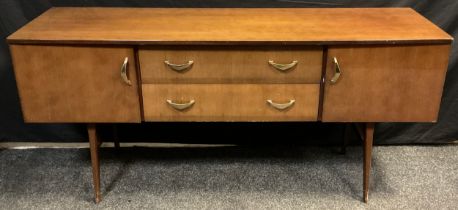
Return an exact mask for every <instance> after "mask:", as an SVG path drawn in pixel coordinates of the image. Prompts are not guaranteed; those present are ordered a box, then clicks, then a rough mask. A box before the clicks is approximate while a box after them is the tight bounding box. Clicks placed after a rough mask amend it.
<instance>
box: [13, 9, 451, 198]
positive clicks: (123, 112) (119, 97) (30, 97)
mask: <svg viewBox="0 0 458 210" xmlns="http://www.w3.org/2000/svg"><path fill="white" fill-rule="evenodd" d="M337 20H338V21H337ZM451 41H452V38H451V37H450V36H449V35H448V34H447V33H445V32H444V31H442V30H441V29H439V28H438V27H437V26H435V25H434V24H432V23H431V22H429V21H428V20H426V19H425V18H424V17H422V16H421V15H419V14H418V13H416V12H415V11H414V10H412V9H409V8H360V9H356V8H354V9H350V8H348V9H280V8H277V9H275V8H271V9H240V8H238V9H229V8H228V9H178V8H176V9H173V8H169V9H165V8H162V9H152V8H143V9H141V8H52V9H50V10H49V11H47V12H46V13H45V14H43V15H41V16H39V17H38V18H36V19H35V20H33V21H32V22H31V23H29V24H27V25H25V26H24V27H23V28H21V29H20V30H18V31H17V32H15V33H14V34H12V35H11V36H9V37H8V42H9V44H10V46H11V54H12V58H13V63H14V70H15V74H16V80H17V86H18V89H19V95H20V99H21V106H22V111H23V113H24V120H25V121H26V122H82V123H89V124H88V136H89V142H90V148H91V160H92V166H93V175H94V176H93V179H94V180H93V181H94V188H95V197H96V202H99V201H100V200H101V192H100V167H99V159H98V146H99V145H100V141H99V139H98V138H97V131H96V129H95V124H94V123H98V122H104V123H110V122H111V123H115V122H142V121H159V122H162V121H197V122H201V121H224V122H232V121H244V122H255V121H323V122H352V123H360V124H358V125H362V126H359V128H361V127H362V128H363V129H358V131H360V136H361V137H362V139H363V146H364V166H363V174H364V176H363V177H364V179H363V188H364V189H363V197H364V201H366V202H367V200H368V190H369V174H370V166H371V150H372V141H373V133H374V122H435V121H436V120H437V114H438V111H439V107H440V100H441V95H442V86H443V84H444V79H445V73H446V69H447V64H448V55H449V51H450V43H451ZM304 181H306V180H304Z"/></svg>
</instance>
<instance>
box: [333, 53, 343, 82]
mask: <svg viewBox="0 0 458 210" xmlns="http://www.w3.org/2000/svg"><path fill="white" fill-rule="evenodd" d="M333 62H334V66H335V68H334V69H335V72H334V76H332V78H331V84H336V83H337V80H339V77H340V74H341V73H342V71H340V66H339V61H337V58H336V57H334V59H333Z"/></svg>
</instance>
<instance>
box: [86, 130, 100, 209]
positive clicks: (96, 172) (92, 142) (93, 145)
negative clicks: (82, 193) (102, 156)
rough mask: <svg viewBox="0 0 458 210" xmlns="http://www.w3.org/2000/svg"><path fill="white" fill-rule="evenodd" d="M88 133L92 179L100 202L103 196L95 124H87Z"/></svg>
mask: <svg viewBox="0 0 458 210" xmlns="http://www.w3.org/2000/svg"><path fill="white" fill-rule="evenodd" d="M87 133H88V136H89V147H90V149H91V163H92V179H93V183H94V192H95V203H99V202H100V201H101V200H102V197H101V194H100V165H99V142H98V138H97V131H96V128H95V124H88V125H87Z"/></svg>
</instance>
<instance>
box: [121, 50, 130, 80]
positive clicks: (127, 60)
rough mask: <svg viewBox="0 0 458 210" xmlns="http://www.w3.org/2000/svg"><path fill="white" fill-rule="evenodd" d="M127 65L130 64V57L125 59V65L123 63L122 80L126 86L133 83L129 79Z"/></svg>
mask: <svg viewBox="0 0 458 210" xmlns="http://www.w3.org/2000/svg"><path fill="white" fill-rule="evenodd" d="M127 63H129V58H128V57H126V58H124V63H122V66H121V78H122V80H123V81H124V82H125V83H126V84H128V85H132V82H131V81H130V80H129V78H128V77H127Z"/></svg>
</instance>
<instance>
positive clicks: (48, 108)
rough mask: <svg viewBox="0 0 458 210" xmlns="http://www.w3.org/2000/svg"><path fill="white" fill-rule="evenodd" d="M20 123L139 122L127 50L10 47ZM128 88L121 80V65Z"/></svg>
mask: <svg viewBox="0 0 458 210" xmlns="http://www.w3.org/2000/svg"><path fill="white" fill-rule="evenodd" d="M10 49H11V54H12V58H13V65H14V71H15V75H16V82H17V87H18V90H19V97H20V100H21V106H22V112H23V117H24V121H25V122H140V121H141V112H140V101H139V90H138V83H137V76H136V70H135V58H134V51H133V49H132V48H128V47H101V46H100V47H99V46H98V47H86V46H43V45H11V46H10ZM126 58H127V65H125V73H126V76H127V78H125V79H127V80H130V84H128V83H127V82H126V81H125V79H123V78H122V77H121V74H122V73H121V71H122V68H123V64H124V62H125V61H126Z"/></svg>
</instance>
